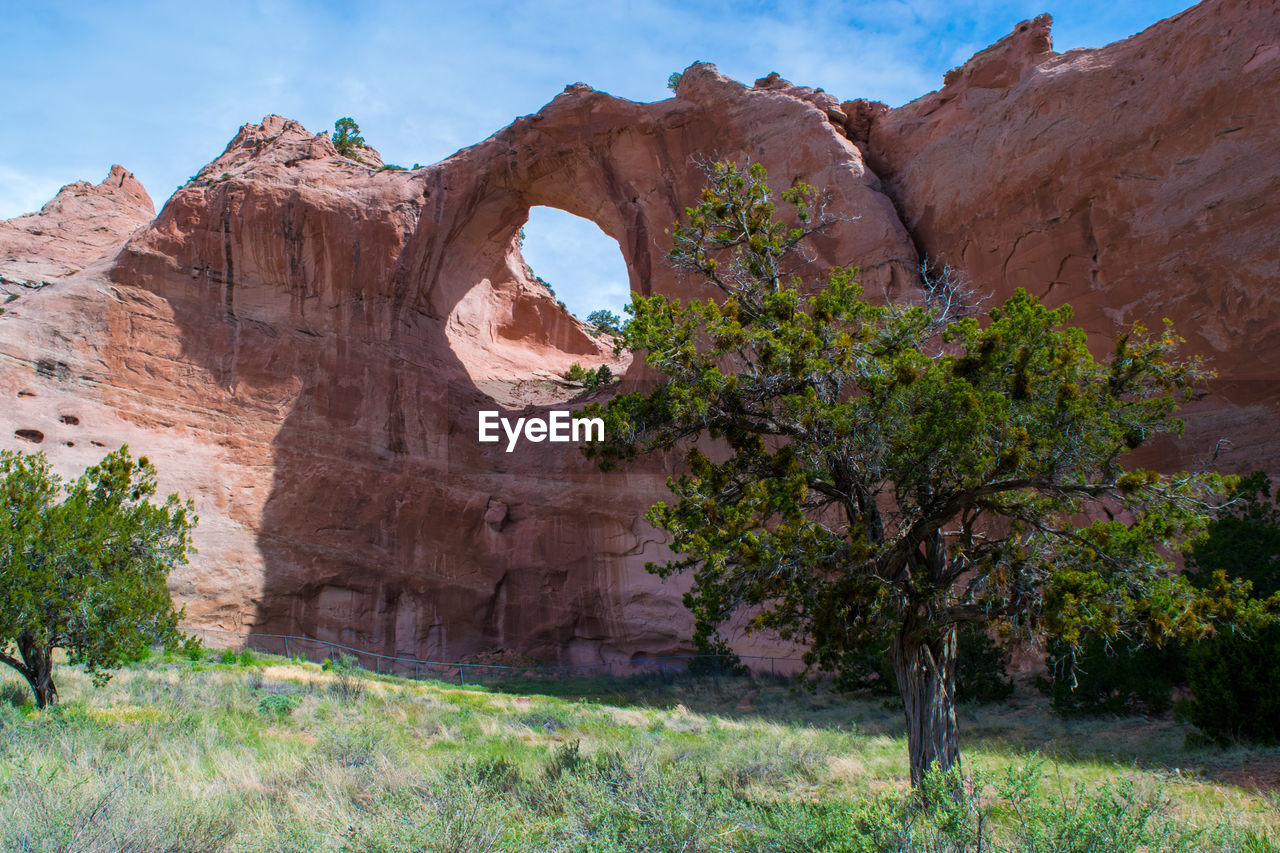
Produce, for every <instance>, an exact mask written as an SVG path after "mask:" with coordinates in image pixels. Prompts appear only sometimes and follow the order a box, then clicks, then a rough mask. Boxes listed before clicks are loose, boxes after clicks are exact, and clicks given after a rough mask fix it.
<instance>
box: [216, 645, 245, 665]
mask: <svg viewBox="0 0 1280 853" xmlns="http://www.w3.org/2000/svg"><path fill="white" fill-rule="evenodd" d="M238 660H240V658H239V656H237V655H236V653H235V652H234V651H232V650H231V649H224V650H223V652H222V655H221V657H219V658H218V663H225V664H228V665H233V664H235V663H236V661H238Z"/></svg>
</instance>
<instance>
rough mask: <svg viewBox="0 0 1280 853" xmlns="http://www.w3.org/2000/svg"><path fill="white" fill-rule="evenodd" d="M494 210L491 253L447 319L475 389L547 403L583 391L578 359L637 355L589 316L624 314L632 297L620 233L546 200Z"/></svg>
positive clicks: (621, 362) (621, 364)
mask: <svg viewBox="0 0 1280 853" xmlns="http://www.w3.org/2000/svg"><path fill="white" fill-rule="evenodd" d="M496 218H497V219H498V221H499V222H500V223H502V224H501V225H498V226H497V227H496V228H492V230H489V231H488V233H487V234H486V237H487V239H486V241H485V242H486V243H487V244H488V246H489V247H490V248H489V250H488V252H486V254H488V255H489V256H490V260H489V261H488V262H483V261H482V262H481V264H480V270H477V271H476V272H474V273H473V276H474V277H473V278H472V282H473V283H472V284H471V285H470V286H469V288H468V289H467V290H466V292H465V293H463V294H462V295H461V297H460V298H458V300H457V302H456V304H455V305H454V306H453V308H452V311H451V312H450V314H449V319H448V322H447V324H446V334H447V336H448V338H449V341H450V345H451V348H452V349H453V352H454V354H455V355H456V356H457V358H458V360H459V361H460V362H461V363H462V365H463V367H464V368H465V369H466V371H467V373H468V374H469V375H470V377H471V379H472V381H473V382H474V383H475V385H476V388H477V389H479V390H480V391H481V392H482V393H483V394H485V395H486V396H488V397H489V398H491V399H493V400H494V401H495V402H497V403H498V404H500V405H502V406H505V407H509V408H523V407H525V406H530V405H532V406H549V405H555V404H557V403H563V402H566V401H569V400H572V399H574V398H576V397H579V396H581V395H582V394H583V393H584V390H585V389H584V381H583V379H582V378H581V376H580V374H579V373H578V372H577V371H575V365H576V366H577V367H578V368H579V369H580V370H581V371H596V370H599V368H600V367H601V366H607V367H608V368H609V371H610V372H611V373H612V374H613V375H614V376H621V375H622V374H623V373H625V372H626V370H627V368H628V367H629V366H630V364H631V360H632V358H631V354H630V353H627V352H623V353H615V352H614V351H613V338H612V336H611V334H610V333H609V331H608V329H607V328H601V325H598V324H597V323H592V322H589V321H588V320H587V315H589V314H591V312H593V311H597V310H604V311H608V312H610V313H611V314H612V315H614V316H615V317H618V318H621V317H622V311H621V308H622V306H624V305H625V304H627V302H629V301H630V273H629V271H628V269H627V264H626V261H625V260H624V259H623V255H622V249H621V248H620V246H619V245H618V243H617V241H616V240H614V239H613V238H612V237H609V236H607V235H606V234H605V233H604V232H603V230H602V229H601V228H600V227H599V226H598V225H597V224H596V223H595V222H592V221H591V220H589V219H584V218H582V217H579V216H576V215H574V214H570V213H566V212H564V211H561V210H558V209H555V208H550V207H534V208H530V207H527V206H524V205H521V206H520V207H519V208H517V209H515V210H509V211H508V212H507V213H506V215H499V216H498V217H496ZM472 269H475V267H472ZM597 320H599V318H597ZM604 325H606V326H607V322H606V323H605V324H604Z"/></svg>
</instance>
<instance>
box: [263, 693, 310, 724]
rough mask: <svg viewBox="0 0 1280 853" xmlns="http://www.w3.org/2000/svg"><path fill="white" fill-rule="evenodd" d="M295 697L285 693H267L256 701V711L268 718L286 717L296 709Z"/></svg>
mask: <svg viewBox="0 0 1280 853" xmlns="http://www.w3.org/2000/svg"><path fill="white" fill-rule="evenodd" d="M299 703H300V700H299V699H298V697H297V696H292V695H290V694H287V693H268V694H267V695H266V696H263V697H262V698H261V699H259V700H258V711H259V712H260V713H262V714H263V715H265V716H268V717H277V718H279V717H287V716H289V715H290V714H292V713H293V712H294V710H295V709H296V708H297V707H298V705H299Z"/></svg>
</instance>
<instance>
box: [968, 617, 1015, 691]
mask: <svg viewBox="0 0 1280 853" xmlns="http://www.w3.org/2000/svg"><path fill="white" fill-rule="evenodd" d="M1009 658H1010V653H1009V649H1008V647H1006V646H1003V645H1001V644H1000V643H997V642H996V641H995V640H993V639H991V636H990V635H989V634H987V632H986V631H984V630H983V629H982V628H981V627H979V626H976V625H965V626H964V627H962V628H961V629H960V630H959V632H958V633H957V636H956V701H957V702H973V703H977V704H979V705H999V704H1001V703H1003V702H1006V701H1008V699H1009V697H1010V696H1011V695H1013V681H1012V680H1010V679H1009V677H1008V675H1009Z"/></svg>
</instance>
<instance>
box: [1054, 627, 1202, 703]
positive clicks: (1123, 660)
mask: <svg viewBox="0 0 1280 853" xmlns="http://www.w3.org/2000/svg"><path fill="white" fill-rule="evenodd" d="M1048 652H1049V662H1050V667H1049V674H1048V677H1047V678H1041V679H1037V686H1038V687H1040V689H1041V691H1042V692H1044V693H1046V694H1047V695H1048V696H1049V704H1050V706H1051V707H1052V708H1053V711H1054V713H1055V714H1058V715H1059V716H1062V717H1098V716H1131V715H1135V714H1151V715H1160V714H1163V713H1165V712H1166V711H1168V710H1169V708H1170V707H1171V706H1172V704H1173V695H1172V694H1173V687H1174V685H1176V684H1179V683H1181V681H1182V679H1183V677H1184V674H1185V670H1186V662H1185V651H1184V649H1183V647H1182V646H1180V645H1168V646H1166V647H1164V648H1158V647H1156V646H1154V645H1152V644H1150V643H1142V644H1139V643H1138V642H1137V641H1135V640H1133V639H1130V638H1125V637H1117V638H1116V639H1114V640H1111V641H1107V640H1106V639H1104V638H1102V637H1096V636H1094V637H1086V638H1085V639H1084V640H1083V641H1082V642H1081V643H1080V644H1079V645H1078V646H1075V647H1073V646H1071V645H1070V644H1068V643H1065V642H1062V641H1060V640H1058V641H1051V642H1050V643H1049V644H1048Z"/></svg>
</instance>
